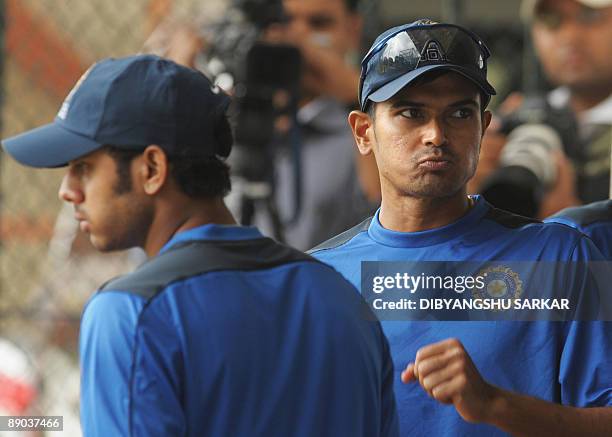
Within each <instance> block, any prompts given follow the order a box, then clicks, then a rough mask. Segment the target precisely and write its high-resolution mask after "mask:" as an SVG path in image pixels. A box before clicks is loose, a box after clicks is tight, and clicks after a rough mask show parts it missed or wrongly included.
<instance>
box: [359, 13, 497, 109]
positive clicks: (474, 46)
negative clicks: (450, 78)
mask: <svg viewBox="0 0 612 437" xmlns="http://www.w3.org/2000/svg"><path fill="white" fill-rule="evenodd" d="M489 56H491V53H490V52H489V49H488V48H487V46H486V45H485V43H484V42H483V41H482V40H481V39H480V38H479V37H478V36H477V35H476V34H474V33H473V32H471V31H469V30H467V29H465V28H463V27H461V26H457V25H454V24H444V23H437V22H435V21H432V20H429V19H421V20H418V21H415V22H413V23H410V24H404V25H402V26H396V27H393V28H391V29H389V30H387V31H385V32H384V33H382V34H381V35H380V36H379V37H378V38H376V40H375V41H374V44H372V47H371V48H370V50H369V51H368V53H367V54H366V55H365V57H364V58H363V61H362V62H361V78H360V81H359V104H360V107H361V110H362V111H365V110H366V107H367V104H368V101H372V102H384V101H385V100H388V99H389V98H391V97H393V96H394V95H395V94H396V93H397V92H398V91H400V90H401V89H402V88H404V87H405V86H406V85H408V84H409V83H410V82H412V81H413V80H415V79H416V78H418V77H420V76H422V75H423V74H425V73H427V72H429V71H433V70H451V71H455V72H457V73H459V74H461V75H463V76H465V77H466V78H467V79H469V80H471V81H472V82H474V83H475V84H476V85H477V86H478V87H479V88H480V89H481V90H482V92H483V93H484V95H485V96H487V100H486V101H485V102H483V106H484V107H486V105H488V103H489V101H490V99H491V96H492V95H495V89H494V88H493V86H491V84H490V83H489V82H488V81H487V59H488V58H489Z"/></svg>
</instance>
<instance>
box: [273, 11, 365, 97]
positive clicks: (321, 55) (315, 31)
mask: <svg viewBox="0 0 612 437" xmlns="http://www.w3.org/2000/svg"><path fill="white" fill-rule="evenodd" d="M283 7H284V12H285V14H286V16H287V22H286V23H284V24H281V25H276V26H274V28H273V29H271V30H273V38H272V40H273V41H276V42H281V43H287V44H292V45H295V46H297V47H298V48H299V49H300V50H301V53H302V58H303V65H304V68H303V75H302V88H303V93H304V94H305V96H304V97H309V96H310V97H316V96H318V95H320V94H321V93H322V89H323V90H325V89H328V88H330V86H331V87H332V88H333V84H331V85H330V83H331V82H332V81H331V80H330V74H332V73H333V71H336V72H340V71H341V70H342V68H341V67H342V64H344V63H345V62H346V61H347V57H348V55H349V54H352V53H358V50H359V43H360V38H361V17H360V16H359V15H358V14H356V13H355V12H353V11H351V10H349V8H348V6H347V4H346V1H345V0H284V1H283ZM338 67H340V68H338ZM340 74H342V73H340ZM325 81H327V82H328V83H326V84H321V82H325ZM323 93H324V92H323Z"/></svg>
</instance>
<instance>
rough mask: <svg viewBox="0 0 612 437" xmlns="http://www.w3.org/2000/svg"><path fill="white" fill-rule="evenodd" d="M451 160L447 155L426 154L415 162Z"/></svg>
mask: <svg viewBox="0 0 612 437" xmlns="http://www.w3.org/2000/svg"><path fill="white" fill-rule="evenodd" d="M429 161H431V162H451V159H450V158H449V157H448V156H426V157H424V158H421V159H419V160H418V161H417V163H418V164H419V165H420V164H423V163H425V162H429Z"/></svg>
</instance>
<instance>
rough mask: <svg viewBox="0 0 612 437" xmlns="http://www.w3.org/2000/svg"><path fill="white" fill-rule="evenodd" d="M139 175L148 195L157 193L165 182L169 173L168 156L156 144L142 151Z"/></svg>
mask: <svg viewBox="0 0 612 437" xmlns="http://www.w3.org/2000/svg"><path fill="white" fill-rule="evenodd" d="M139 165H140V167H139V169H138V171H139V176H140V179H141V181H142V187H143V190H144V192H145V193H147V194H148V195H154V194H157V193H158V192H159V191H160V190H161V189H162V187H163V186H164V185H165V184H166V182H167V179H168V173H169V164H168V157H167V155H166V152H164V150H163V149H162V148H161V147H159V146H158V145H155V144H151V145H150V146H148V147H147V148H146V149H145V150H144V152H142V157H141V162H140V164H139Z"/></svg>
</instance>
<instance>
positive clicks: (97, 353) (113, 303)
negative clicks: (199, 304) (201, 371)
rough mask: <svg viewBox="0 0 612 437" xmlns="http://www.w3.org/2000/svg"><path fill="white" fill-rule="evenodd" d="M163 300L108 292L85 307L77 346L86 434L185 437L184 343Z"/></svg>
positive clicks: (82, 421) (83, 421)
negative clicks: (181, 376) (182, 398)
mask: <svg viewBox="0 0 612 437" xmlns="http://www.w3.org/2000/svg"><path fill="white" fill-rule="evenodd" d="M160 301H162V299H155V300H153V301H152V302H150V303H146V302H145V300H144V299H142V298H141V297H140V296H138V295H135V294H131V293H121V292H112V291H105V292H103V293H98V294H97V295H96V296H94V298H93V299H92V300H91V301H90V303H89V304H88V305H87V307H86V309H85V312H84V314H83V318H82V322H81V338H80V346H79V348H80V354H81V423H82V428H83V433H84V435H86V436H88V437H89V436H109V435H116V436H147V437H155V436H168V435H184V433H185V429H186V425H185V415H184V411H183V408H182V407H181V403H180V396H181V395H180V391H181V389H180V388H181V386H182V385H181V381H180V380H179V376H178V375H179V374H181V372H180V367H181V366H182V364H181V363H182V361H181V359H180V357H181V354H180V342H179V341H178V340H176V333H175V330H174V329H173V328H172V323H171V322H170V321H169V319H170V317H168V318H166V317H164V316H165V314H164V313H163V312H160V311H159V309H158V308H157V307H159V305H156V304H157V303H159V302H160Z"/></svg>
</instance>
